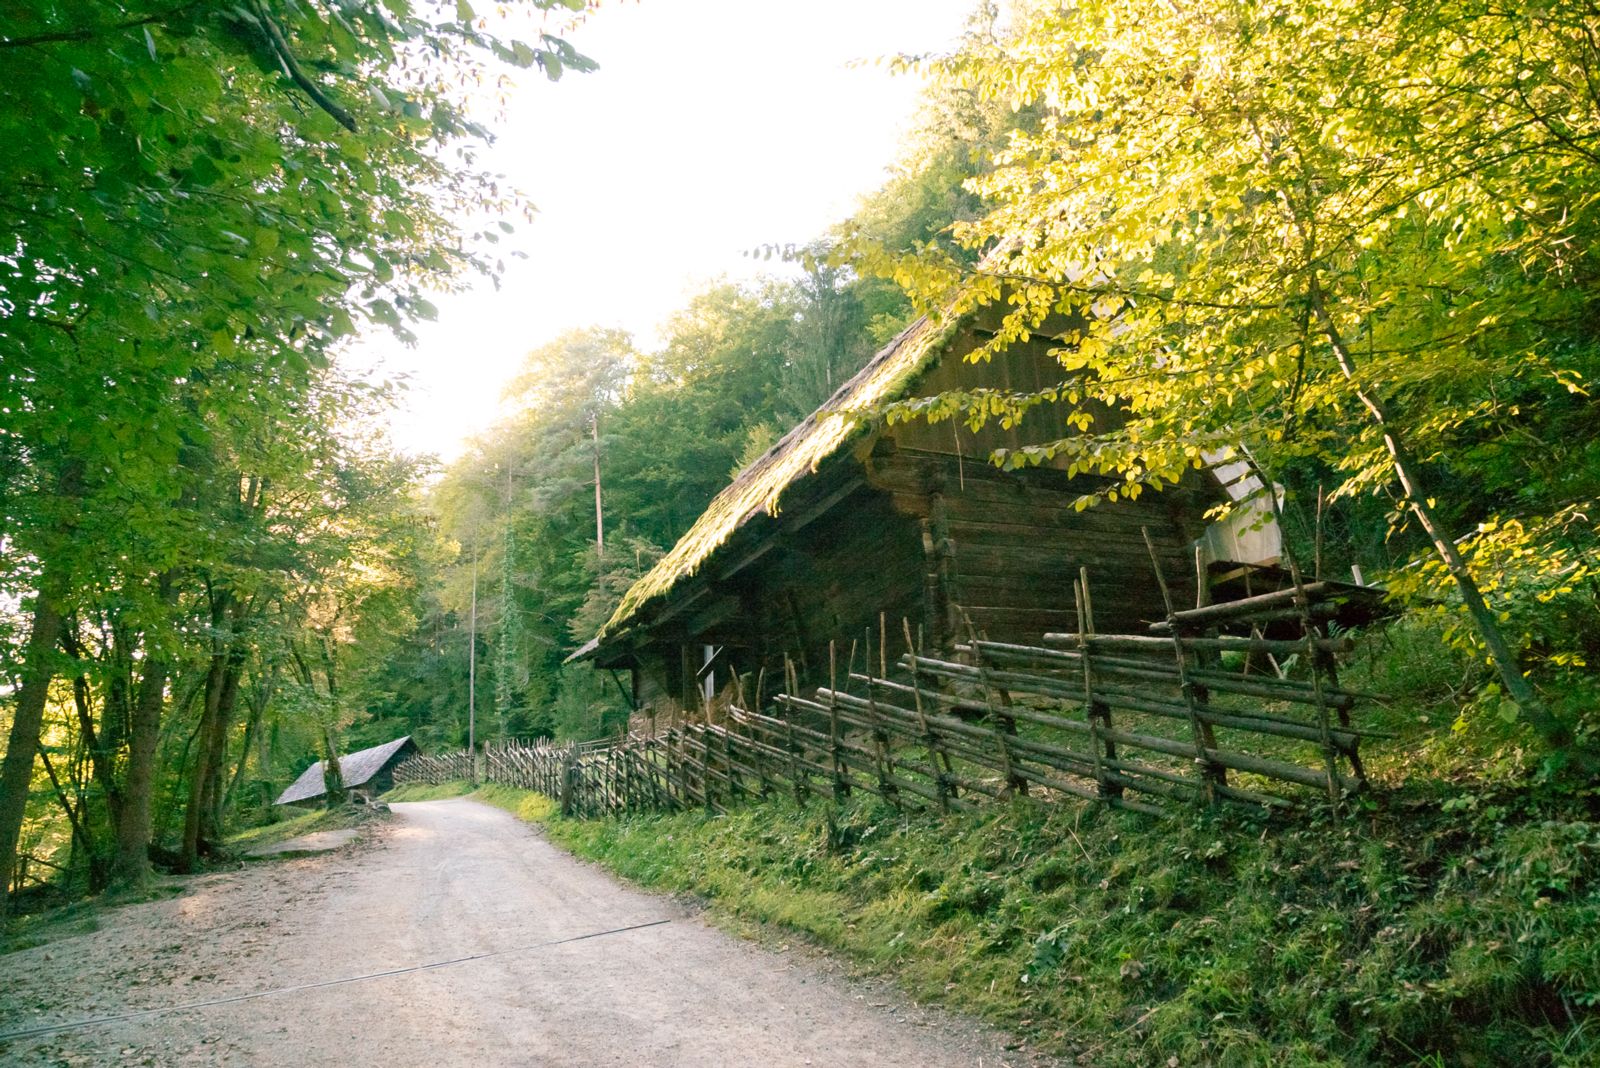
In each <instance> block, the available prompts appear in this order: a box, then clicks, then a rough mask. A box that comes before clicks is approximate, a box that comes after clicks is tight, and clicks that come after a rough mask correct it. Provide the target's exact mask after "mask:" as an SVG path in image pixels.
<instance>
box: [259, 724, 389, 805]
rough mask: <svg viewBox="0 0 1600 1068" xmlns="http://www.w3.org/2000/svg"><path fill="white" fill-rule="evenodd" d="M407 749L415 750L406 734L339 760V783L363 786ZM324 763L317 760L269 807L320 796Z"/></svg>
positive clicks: (322, 786)
mask: <svg viewBox="0 0 1600 1068" xmlns="http://www.w3.org/2000/svg"><path fill="white" fill-rule="evenodd" d="M407 745H410V746H411V747H412V748H413V749H415V748H416V743H414V742H412V741H411V735H409V734H408V735H406V736H405V737H404V738H396V739H395V740H394V741H392V742H384V743H383V744H382V745H375V746H373V747H372V748H371V749H363V750H361V751H360V752H356V753H350V754H348V755H346V756H342V757H340V758H339V781H341V782H342V783H344V785H345V786H346V787H352V786H365V785H366V784H367V783H368V782H370V781H371V780H372V777H373V776H374V775H376V774H378V772H380V771H382V770H383V767H384V765H385V764H387V763H389V761H390V760H391V759H392V758H393V757H394V756H395V755H396V754H398V753H399V752H400V751H401V750H402V749H404V748H405V747H406V746H407ZM324 763H325V761H321V760H319V761H317V762H316V763H315V764H313V765H311V766H310V767H309V768H307V769H306V770H305V771H303V772H301V774H300V777H299V778H298V779H296V780H295V781H294V782H293V783H291V784H290V786H289V788H288V789H287V790H285V791H284V792H283V793H282V794H280V795H279V796H278V800H276V801H274V802H273V804H275V805H287V804H289V803H290V802H293V801H304V800H306V799H308V798H312V797H316V796H318V795H319V794H321V793H323V791H324V790H325V789H326V786H325V784H324V782H323V778H322V766H323V764H324Z"/></svg>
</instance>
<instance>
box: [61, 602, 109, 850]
mask: <svg viewBox="0 0 1600 1068" xmlns="http://www.w3.org/2000/svg"><path fill="white" fill-rule="evenodd" d="M77 631H78V618H77V617H76V616H74V617H73V618H72V619H69V620H66V621H65V623H64V625H63V627H62V631H61V648H62V650H63V651H64V652H65V653H66V654H67V655H68V656H70V657H72V659H73V660H74V661H76V666H75V668H74V671H73V676H72V705H73V708H74V709H75V710H76V711H77V714H78V732H79V734H80V735H81V736H82V737H83V744H84V748H85V749H86V750H87V751H88V754H89V770H90V772H91V773H92V774H93V776H94V784H95V785H96V786H98V787H99V788H100V795H101V796H102V797H104V798H105V802H106V808H107V810H108V811H109V812H110V815H111V822H112V823H113V824H114V823H116V822H117V820H118V819H119V818H120V816H121V813H122V791H121V790H120V789H119V788H118V786H117V777H116V750H115V748H114V747H113V746H112V744H111V743H110V742H108V741H107V738H106V734H105V733H104V732H103V731H101V730H99V729H97V728H96V727H95V722H94V707H93V703H92V700H91V698H92V697H93V694H92V692H91V690H90V686H89V675H88V672H87V671H86V670H85V669H84V661H85V660H86V659H87V658H88V649H87V648H85V646H84V644H83V641H82V639H80V638H79V637H78V633H77ZM110 714H111V712H110V708H109V706H106V707H105V708H104V711H103V714H102V716H101V725H102V726H104V723H105V719H106V716H108V715H110Z"/></svg>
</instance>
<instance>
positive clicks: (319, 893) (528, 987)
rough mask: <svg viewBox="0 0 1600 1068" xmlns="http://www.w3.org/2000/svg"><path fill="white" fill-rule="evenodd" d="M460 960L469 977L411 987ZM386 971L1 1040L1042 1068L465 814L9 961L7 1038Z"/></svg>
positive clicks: (325, 1055) (228, 1053)
mask: <svg viewBox="0 0 1600 1068" xmlns="http://www.w3.org/2000/svg"><path fill="white" fill-rule="evenodd" d="M662 920H665V921H668V922H666V923H660V922H657V921H662ZM645 924H653V926H640V925H645ZM627 928H632V929H631V930H630V929H627ZM607 932H614V933H607ZM585 935H592V936H595V937H588V938H581V939H578V936H585ZM571 939H578V940H571ZM467 957H475V958H476V959H471V960H461V958H467ZM444 961H460V962H459V963H454V964H447V965H444V966H441V967H434V968H428V969H423V970H414V966H416V965H425V964H433V963H437V962H444ZM393 969H407V970H402V971H397V972H395V973H394V974H388V975H382V976H378V977H374V978H366V979H359V980H358V981H354V982H342V983H338V984H337V985H325V986H319V987H316V988H313V989H301V990H297V991H294V990H290V991H286V992H277V993H269V994H267V995H266V996H262V997H249V998H248V999H246V1000H237V1001H234V1002H232V1003H228V1004H213V1005H210V1006H207V1007H199V1008H188V1009H183V1010H181V1011H176V1012H162V1013H159V1014H156V1015H149V1016H144V1017H140V1018H136V1019H130V1020H123V1021H120V1022H115V1023H102V1024H99V1025H96V1026H92V1027H89V1028H84V1029H80V1030H72V1031H65V1032H58V1033H55V1034H48V1035H36V1036H34V1037H29V1038H21V1039H15V1040H12V1041H9V1042H0V1063H4V1064H8V1065H9V1064H19V1065H79V1064H82V1065H118V1064H153V1065H166V1064H185V1065H188V1064H229V1065H234V1064H239V1065H279V1064H281V1065H291V1064H292V1065H297V1066H310V1065H324V1064H327V1065H333V1064H356V1063H362V1064H382V1065H385V1066H393V1068H399V1066H404V1065H453V1064H473V1065H528V1066H557V1065H560V1066H573V1068H588V1066H598V1065H628V1066H654V1065H662V1066H666V1065H683V1066H686V1068H687V1066H693V1068H711V1066H721V1065H730V1066H735V1065H753V1066H759V1068H788V1066H800V1065H818V1066H823V1065H827V1066H844V1065H873V1066H879V1065H881V1066H901V1065H904V1066H907V1068H910V1066H916V1068H935V1066H944V1065H963V1066H987V1068H994V1066H998V1065H1022V1064H1028V1063H1034V1062H1032V1060H1031V1059H1030V1058H1028V1057H1027V1056H1026V1055H1025V1054H1021V1053H1015V1052H1012V1053H1008V1052H1005V1050H1004V1048H1003V1044H1002V1042H1003V1040H1002V1039H1001V1038H1000V1037H999V1036H996V1035H994V1034H993V1033H991V1032H987V1031H985V1030H983V1029H981V1028H979V1027H977V1026H976V1025H973V1024H971V1023H969V1022H964V1021H960V1020H957V1019H953V1018H951V1017H949V1016H946V1015H943V1014H937V1013H932V1012H928V1011H925V1010H919V1009H915V1008H912V1007H910V1006H909V1005H907V1004H906V1003H905V1002H904V1001H903V999H900V998H897V997H895V996H893V995H891V994H888V993H886V992H885V991H884V989H883V988H881V987H878V986H867V985H863V984H860V983H857V982H853V981H850V980H847V979H846V978H844V977H843V976H841V975H840V974H839V972H838V970H837V968H834V967H832V966H830V965H828V964H827V962H825V961H819V960H816V959H814V957H812V956H811V955H802V954H794V953H775V952H772V951H769V950H765V949H762V948H759V947H756V946H753V945H750V944H748V943H745V942H741V941H740V940H738V939H736V938H734V937H732V936H730V935H727V934H725V933H723V932H721V931H718V930H716V929H714V928H712V927H709V926H707V925H706V924H705V923H703V922H702V921H700V920H698V919H696V918H695V917H694V916H693V915H692V914H690V913H688V912H686V911H685V910H684V909H682V908H681V907H679V906H677V905H675V904H674V903H672V902H671V901H669V900H667V899H664V898H660V897H656V896H652V895H649V894H645V893H640V892H638V891H634V890H630V889H628V888H626V887H623V886H621V885H619V884H618V883H616V882H615V881H614V880H612V879H611V878H610V877H608V876H606V875H605V874H604V873H602V872H600V871H599V870H598V869H595V868H593V867H591V866H589V865H586V864H583V863H580V862H578V861H575V860H573V859H572V858H571V857H569V856H567V855H566V854H565V853H562V852H561V851H560V850H557V849H556V848H554V847H553V846H551V845H550V844H549V843H547V842H546V841H545V840H544V839H543V838H542V837H540V836H539V835H538V834H536V833H535V832H533V831H532V830H531V829H529V828H528V827H527V826H525V825H524V824H522V823H520V822H519V821H517V820H515V819H513V818H512V817H511V816H509V815H507V814H505V813H503V812H501V811H499V810H498V809H493V808H489V807H486V806H484V805H479V804H476V803H474V802H470V801H461V800H456V801H430V802H423V803H417V804H398V805H395V806H394V817H393V818H392V819H391V820H388V821H386V822H384V823H381V824H377V825H375V829H374V831H373V832H372V833H371V834H369V835H366V836H364V838H363V839H362V840H361V841H359V842H357V843H356V844H355V845H353V846H350V847H346V848H345V849H344V850H341V851H340V852H337V853H330V854H324V855H320V856H316V857H308V858H303V859H298V860H291V861H282V862H277V863H274V864H270V865H257V866H253V867H251V868H249V869H246V870H244V871H240V872H232V873H227V874H222V875H212V876H208V877H205V878H202V879H198V880H195V881H194V882H193V883H192V884H191V886H190V888H189V890H188V891H187V892H186V893H184V894H183V895H182V896H180V897H176V898H172V899H170V900H166V901H159V902H152V903H149V904H142V905H135V906H130V907H127V908H122V909H118V910H115V911H112V912H109V913H107V914H106V916H105V917H104V918H103V920H102V924H101V928H100V930H98V931H96V932H94V933H90V934H84V935H79V936H76V937H73V938H70V939H65V940H60V941H55V942H52V943H51V944H49V945H46V946H40V947H37V948H35V949H30V950H25V951H23V952H19V953H14V954H11V955H8V956H6V957H0V1033H7V1032H14V1031H19V1030H22V1029H24V1028H36V1027H42V1026H48V1025H51V1024H56V1023H65V1022H69V1021H74V1020H82V1019H86V1018H90V1017H101V1016H112V1015H118V1014H125V1013H130V1012H137V1011H139V1010H144V1009H151V1008H165V1007H168V1006H173V1005H186V1004H193V1003H197V1002H204V1001H217V1000H219V999H225V998H239V997H242V996H246V995H255V994H259V993H261V992H264V991H283V990H284V988H289V987H295V986H300V985H303V984H314V983H326V982H327V981H329V980H340V979H346V978H352V977H358V976H365V975H371V974H372V973H377V972H385V971H390V970H393Z"/></svg>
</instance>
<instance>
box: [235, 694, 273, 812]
mask: <svg viewBox="0 0 1600 1068" xmlns="http://www.w3.org/2000/svg"><path fill="white" fill-rule="evenodd" d="M277 675H278V669H277V666H276V665H274V666H273V667H272V668H271V669H270V670H269V671H268V673H267V678H266V679H265V681H262V680H260V679H259V676H258V679H257V685H256V687H255V689H254V692H253V695H252V696H247V697H246V698H245V707H246V708H248V709H249V710H250V718H249V719H247V720H246V721H245V725H244V744H243V745H242V746H241V747H240V751H239V763H238V764H237V765H236V766H235V767H234V769H233V778H231V779H229V780H228V789H227V790H226V791H225V792H224V793H223V795H222V810H223V811H224V812H226V811H227V810H228V806H229V805H231V804H233V798H234V795H235V794H236V793H238V790H239V784H240V783H241V782H243V781H244V773H245V769H246V768H247V767H248V766H249V765H250V747H251V746H252V745H254V744H255V740H256V736H257V734H258V733H259V732H260V730H261V717H262V716H264V715H265V714H266V710H267V704H268V703H269V702H270V701H271V700H272V691H273V687H274V685H275V683H276V681H277Z"/></svg>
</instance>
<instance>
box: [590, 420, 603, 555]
mask: <svg viewBox="0 0 1600 1068" xmlns="http://www.w3.org/2000/svg"><path fill="white" fill-rule="evenodd" d="M589 431H590V433H591V434H592V435H593V436H594V555H595V559H596V560H604V559H605V557H606V517H605V512H604V511H602V510H601V508H600V415H599V413H598V412H596V413H595V414H594V415H593V416H592V417H591V418H590V420H589Z"/></svg>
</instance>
